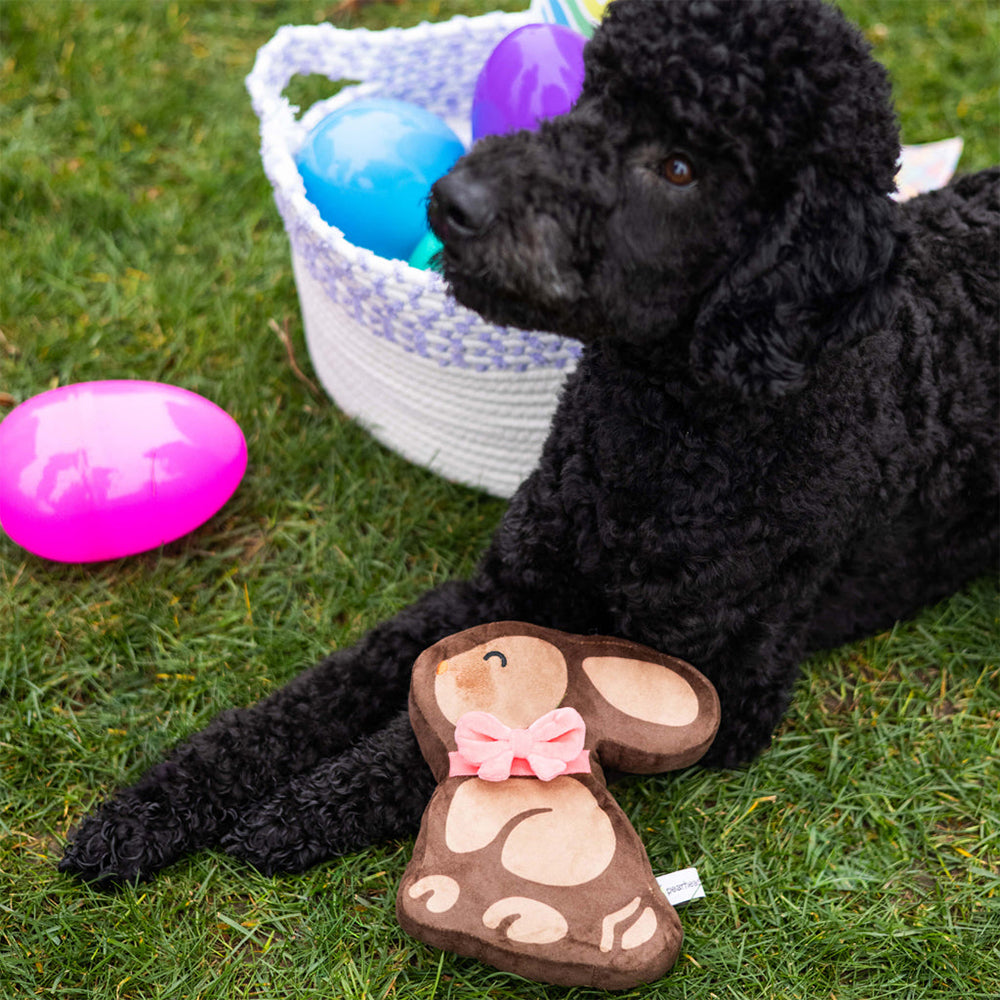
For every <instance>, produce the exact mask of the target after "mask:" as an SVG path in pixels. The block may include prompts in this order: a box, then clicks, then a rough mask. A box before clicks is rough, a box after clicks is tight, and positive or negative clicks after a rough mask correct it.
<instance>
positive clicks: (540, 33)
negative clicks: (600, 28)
mask: <svg viewBox="0 0 1000 1000" xmlns="http://www.w3.org/2000/svg"><path fill="white" fill-rule="evenodd" d="M586 42H587V40H586V38H584V37H583V35H580V34H578V33H577V32H575V31H571V30H570V29H569V28H564V27H562V26H561V25H558V24H526V25H524V26H523V27H521V28H517V29H516V30H515V31H512V32H511V33H510V34H509V35H507V37H506V38H504V39H503V40H502V41H501V42H500V44H499V45H497V47H496V48H495V49H494V50H493V52H492V53H491V54H490V57H489V58H488V59H487V60H486V63H485V65H484V66H483V68H482V69H481V70H480V71H479V76H478V78H477V79H476V89H475V93H474V95H473V99H472V138H473V139H474V140H475V139H480V138H482V136H484V135H504V134H505V133H507V132H514V131H517V130H518V129H523V128H526V129H536V128H537V127H538V123H539V121H541V120H542V119H545V118H552V117H554V116H555V115H561V114H565V113H566V112H567V111H569V109H570V108H571V107H572V106H573V104H574V103H575V101H576V99H577V97H579V96H580V89H581V87H582V86H583V47H584V45H585V44H586Z"/></svg>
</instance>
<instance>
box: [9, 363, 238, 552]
mask: <svg viewBox="0 0 1000 1000" xmlns="http://www.w3.org/2000/svg"><path fill="white" fill-rule="evenodd" d="M246 465H247V446H246V441H245V439H244V437H243V432H242V431H241V430H240V428H239V425H238V424H237V423H236V421H235V420H233V418H232V417H231V416H229V414H228V413H226V412H225V410H222V409H220V408H219V407H218V406H216V405H215V403H212V402H210V401H209V400H207V399H205V398H204V397H202V396H199V395H197V394H196V393H193V392H189V391H188V390H187V389H181V388H179V387H178V386H172V385H164V384H163V383H160V382H142V381H104V382H78V383H76V384H75V385H67V386H63V387H61V388H58V389H51V390H49V391H48V392H43V393H41V394H39V395H37V396H33V397H32V398H31V399H28V400H26V401H25V402H24V403H22V404H21V405H20V406H18V407H15V409H13V410H11V412H10V413H9V414H8V415H7V417H6V418H5V419H4V420H3V422H2V423H0V525H2V526H3V529H4V531H6V532H7V534H8V535H10V537H11V538H12V539H13V540H14V541H15V542H17V543H18V545H21V546H23V547H24V548H26V549H27V550H28V551H29V552H33V553H34V554H35V555H38V556H43V557H44V558H46V559H53V560H56V561H57V562H69V563H82V562H96V561H98V560H102V559H117V558H119V557H121V556H128V555H133V554H135V553H137V552H144V551H146V550H147V549H152V548H156V547H157V546H159V545H163V544H165V543H166V542H171V541H173V540H174V539H176V538H180V537H181V536H182V535H186V534H187V533H188V532H189V531H193V530H194V529H195V528H197V527H198V526H199V525H201V524H203V523H204V522H205V521H207V520H208V519H209V518H210V517H211V516H212V515H213V514H214V513H216V511H218V510H219V508H220V507H221V506H222V505H223V504H224V503H225V502H226V501H227V500H228V499H229V497H230V496H232V494H233V491H234V490H235V489H236V487H237V486H238V485H239V482H240V480H241V479H242V478H243V473H244V471H245V469H246Z"/></svg>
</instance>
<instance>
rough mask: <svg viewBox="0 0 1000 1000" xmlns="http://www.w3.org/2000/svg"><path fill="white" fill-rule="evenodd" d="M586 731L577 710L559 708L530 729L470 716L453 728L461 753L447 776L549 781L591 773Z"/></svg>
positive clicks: (484, 714) (456, 753)
mask: <svg viewBox="0 0 1000 1000" xmlns="http://www.w3.org/2000/svg"><path fill="white" fill-rule="evenodd" d="M586 731H587V727H586V725H585V724H584V721H583V718H582V717H581V715H580V713H579V712H578V711H577V710H576V709H575V708H557V709H554V710H553V711H551V712H546V713H545V714H544V715H543V716H541V717H540V718H538V719H536V720H535V721H534V722H533V723H532V724H531V725H530V726H528V728H527V729H511V728H510V727H509V726H505V725H504V724H503V723H502V722H501V721H500V720H499V719H498V718H497V717H496V716H495V715H491V714H490V713H489V712H466V713H465V715H463V716H462V717H461V718H460V719H459V720H458V725H457V726H456V727H455V745H456V746H457V747H458V750H454V751H452V752H451V753H450V754H449V755H448V756H449V758H450V760H451V769H450V770H449V772H448V776H449V777H452V778H454V777H457V776H464V775H472V774H475V775H477V776H478V777H480V778H482V779H483V780H484V781H504V780H506V779H507V778H510V777H511V776H515V777H537V778H541V779H542V781H551V780H552V779H553V778H555V777H558V776H559V775H560V774H587V773H588V772H589V771H590V759H589V757H590V751H589V750H584V749H583V741H584V737H585V736H586Z"/></svg>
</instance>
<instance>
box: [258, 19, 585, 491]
mask: <svg viewBox="0 0 1000 1000" xmlns="http://www.w3.org/2000/svg"><path fill="white" fill-rule="evenodd" d="M536 19H537V18H536V17H535V16H534V15H533V13H532V11H530V10H529V11H525V12H523V13H517V14H503V13H494V14H487V15H484V16H482V17H475V18H465V17H457V18H454V19H453V20H451V21H446V22H443V23H440V24H421V25H418V26H417V27H414V28H408V29H400V28H390V29H387V30H385V31H368V30H366V29H361V28H356V29H353V30H342V29H337V28H334V27H333V26H331V25H329V24H321V25H315V26H300V27H284V28H281V29H280V30H279V31H278V32H277V34H275V36H274V37H273V38H272V39H271V40H270V41H269V42H268V43H267V44H266V45H265V46H264V47H263V48H261V49H260V51H259V52H258V53H257V59H256V62H255V64H254V67H253V71H252V72H251V73H250V75H249V77H248V78H247V89H248V90H249V92H250V97H251V100H252V102H253V107H254V111H255V112H256V113H257V116H258V118H259V119H260V126H261V156H262V159H263V163H264V170H265V172H266V174H267V177H268V179H269V180H270V182H271V185H272V186H273V188H274V197H275V201H276V202H277V205H278V210H279V211H280V213H281V217H282V219H283V221H284V225H285V229H286V231H287V233H288V237H289V241H290V243H291V250H292V266H293V270H294V274H295V281H296V286H297V288H298V293H299V299H300V304H301V308H302V318H303V323H304V326H305V335H306V343H307V345H308V348H309V353H310V356H311V358H312V362H313V366H314V367H315V369H316V373H317V375H318V376H319V379H320V381H321V382H322V383H323V386H324V388H325V389H326V391H327V392H328V393H329V394H330V396H331V397H332V398H333V399H334V401H335V402H336V403H337V405H338V406H339V407H340V408H341V409H342V410H343V411H344V412H345V413H347V414H348V415H350V416H352V417H356V418H357V419H358V420H359V421H360V422H361V423H362V424H364V425H365V426H366V427H368V428H369V429H370V430H371V432H372V433H373V434H374V435H375V436H376V437H377V438H378V439H379V440H380V441H382V442H383V443H384V444H385V445H387V446H388V447H390V448H392V449H393V450H395V451H397V452H399V453H400V454H401V455H403V456H405V457H406V458H407V459H409V460H411V461H413V462H416V463H418V464H420V465H423V466H426V467H428V468H430V469H433V470H435V471H436V472H438V473H440V474H441V475H443V476H445V477H446V478H448V479H451V480H455V481H457V482H462V483H466V484H468V485H470V486H475V487H478V488H481V489H483V490H486V491H488V492H490V493H493V494H495V495H497V496H504V497H506V496H510V495H511V494H512V493H513V492H514V490H515V489H516V488H517V486H518V484H519V483H520V482H521V480H522V479H523V478H524V477H525V476H526V475H527V474H528V473H529V472H530V471H531V469H532V468H533V467H534V465H535V463H536V460H537V458H538V454H539V452H540V450H541V446H542V442H543V441H544V440H545V435H546V433H547V430H548V426H549V422H550V420H551V416H552V411H553V410H554V408H555V405H556V401H557V397H558V393H559V388H560V386H561V385H562V382H563V380H564V378H565V377H566V374H567V373H568V372H569V371H570V370H571V369H572V368H573V366H574V365H575V364H576V359H577V358H578V356H579V353H580V346H579V344H577V343H576V342H575V341H572V340H567V339H565V338H562V337H557V336H555V335H553V334H538V333H528V332H525V331H521V330H514V329H506V328H500V327H495V326H490V325H489V324H486V323H484V322H483V321H482V320H481V319H480V318H479V317H478V316H477V315H476V314H474V313H472V312H470V311H469V310H467V309H464V308H463V307H461V306H459V305H457V304H456V303H455V301H454V300H453V299H451V298H450V297H449V296H448V295H447V294H446V292H445V287H444V284H443V282H442V280H441V278H440V277H439V275H437V274H436V273H434V272H433V271H420V270H417V269H415V268H412V267H409V266H408V265H407V264H405V263H403V262H402V261H397V260H385V259H383V258H381V257H378V256H376V255H375V254H374V253H372V252H370V251H369V250H366V249H364V248H362V247H357V246H354V245H353V244H351V243H349V242H348V241H347V240H346V239H345V238H344V236H343V234H342V233H341V232H340V231H339V230H337V229H335V228H333V227H331V226H329V225H327V223H325V222H324V221H323V220H322V219H321V218H320V215H319V212H318V210H317V209H316V208H315V206H314V205H312V204H311V203H310V202H309V201H308V200H307V199H306V196H305V188H304V185H303V183H302V179H301V177H300V176H299V172H298V170H297V169H296V166H295V163H294V160H293V156H294V153H295V151H296V150H297V149H298V147H299V145H300V144H301V142H302V141H303V140H304V138H305V136H306V134H307V133H308V131H309V129H310V128H311V127H312V126H313V124H315V123H316V122H318V121H319V120H320V119H321V118H322V117H323V116H324V115H326V114H328V113H329V112H330V111H331V110H333V109H334V108H336V107H339V106H341V105H342V104H343V103H345V102H348V101H351V100H356V99H357V98H358V97H360V96H370V95H373V94H377V95H379V96H380V97H393V98H399V99H402V100H407V101H412V102H413V103H415V104H419V105H421V106H422V107H424V108H426V109H427V110H429V111H433V112H434V113H436V114H438V115H440V116H441V117H443V118H444V119H445V120H446V121H447V122H448V123H449V125H451V127H452V128H453V129H454V130H455V132H456V133H457V134H458V135H459V137H460V138H462V139H463V141H466V142H467V141H468V137H469V131H470V127H469V124H468V122H469V117H470V111H471V102H472V93H473V90H474V87H475V81H476V76H477V75H478V73H479V70H480V69H481V68H482V66H483V64H484V63H485V61H486V59H487V57H488V56H489V54H490V52H491V51H492V50H493V48H494V46H495V45H496V44H497V43H498V42H499V41H500V40H501V39H502V38H503V37H504V36H505V35H507V34H508V33H509V32H511V31H513V30H514V29H515V28H517V27H519V26H520V25H522V24H527V23H530V22H531V21H532V20H536ZM308 73H319V74H323V75H325V76H327V77H329V78H330V79H331V80H358V81H361V83H360V84H358V85H355V86H351V87H347V88H345V89H344V90H342V91H341V92H340V93H339V94H337V96H336V97H334V98H333V99H331V100H328V101H322V102H320V103H318V104H316V105H314V106H313V107H312V108H310V109H308V111H307V112H306V113H305V114H303V115H302V117H301V118H297V117H296V114H297V112H298V108H295V107H293V106H292V105H291V104H290V103H289V102H288V100H287V99H286V98H285V97H284V96H283V94H282V92H283V91H284V89H285V87H286V86H287V84H288V82H289V80H291V78H292V77H293V76H295V75H296V74H308Z"/></svg>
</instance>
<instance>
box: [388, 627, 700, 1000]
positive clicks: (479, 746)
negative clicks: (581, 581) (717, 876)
mask: <svg viewBox="0 0 1000 1000" xmlns="http://www.w3.org/2000/svg"><path fill="white" fill-rule="evenodd" d="M410 720H411V722H412V724H413V729H414V732H415V733H416V735H417V740H418V742H419V744H420V749H421V752H422V753H423V755H424V758H425V759H426V760H427V763H428V764H429V765H430V767H431V770H432V771H433V772H434V776H435V778H436V779H437V781H438V782H439V784H438V787H437V790H436V792H435V793H434V796H433V797H432V799H431V801H430V804H429V805H428V806H427V809H426V811H425V812H424V816H423V821H422V823H421V826H420V833H419V836H418V838H417V842H416V845H415V847H414V852H413V860H412V861H411V863H410V865H409V867H408V868H407V870H406V873H405V875H404V877H403V881H402V884H401V886H400V889H399V895H398V897H397V903H396V911H397V914H398V917H399V921H400V924H401V925H402V926H403V928H404V929H405V930H406V931H407V932H408V933H410V934H412V935H413V936H414V937H417V938H420V939H421V940H423V941H426V942H428V943H430V944H433V945H435V946H436V947H439V948H443V949H446V950H448V951H454V952H457V953H459V954H462V955H468V956H472V957H475V958H478V959H481V960H482V961H485V962H488V963H489V964H491V965H494V966H496V967H497V968H500V969H505V970H507V971H510V972H517V973H520V974H521V975H524V976H527V977H529V978H532V979H540V980H543V981H547V982H551V983H557V984H560V985H564V986H576V985H580V986H599V987H603V988H605V989H625V988H628V987H630V986H634V985H636V984H637V983H642V982H649V981H651V980H653V979H657V978H659V977H660V976H661V975H663V974H664V973H665V972H666V971H667V970H668V969H669V968H670V967H671V966H672V965H673V963H674V961H675V960H676V958H677V954H678V951H679V949H680V945H681V940H682V937H683V933H682V931H681V925H680V921H679V920H678V918H677V914H676V913H675V912H674V909H673V907H672V906H671V905H670V903H669V902H667V899H666V897H665V896H664V895H663V893H662V892H661V890H660V888H659V887H658V886H657V884H656V881H655V879H654V877H653V871H652V869H651V868H650V864H649V859H648V858H647V857H646V852H645V850H644V849H643V846H642V843H641V841H640V840H639V837H638V835H637V834H636V832H635V830H634V829H633V828H632V826H631V824H630V823H629V821H628V819H627V818H626V816H625V814H624V813H623V812H622V811H621V809H620V808H619V806H618V804H617V803H616V802H615V800H614V799H613V798H612V797H611V795H610V793H609V792H608V790H607V786H606V784H605V779H604V773H603V771H602V765H603V766H605V767H610V768H614V769H616V770H619V771H627V772H631V773H636V774H650V773H653V772H657V771H668V770H673V769H676V768H680V767H684V766H686V765H688V764H691V763H693V762H694V761H696V760H698V758H699V757H701V755H702V754H703V753H704V752H705V751H706V750H707V749H708V746H709V744H710V743H711V742H712V738H713V737H714V736H715V731H716V729H717V728H718V724H719V702H718V698H717V696H716V693H715V689H714V688H713V687H712V685H711V684H710V683H709V682H708V681H707V680H706V679H705V678H704V677H703V676H702V675H701V674H700V673H698V671H696V670H695V669H694V668H693V667H692V666H690V665H689V664H687V663H684V662H682V661H680V660H675V659H673V658H672V657H669V656H664V655H662V654H660V653H657V652H655V651H653V650H651V649H647V648H646V647H644V646H639V645H637V644H635V643H632V642H627V641H625V640H622V639H613V638H604V637H598V636H576V635H569V634H567V633H565V632H557V631H554V630H552V629H545V628H539V627H537V626H534V625H527V624H523V623H521V622H498V623H493V624H489V625H481V626H478V627H476V628H472V629H468V630H466V631H464V632H459V633H457V634H455V635H451V636H448V637H447V638H445V639H442V640H441V641H440V642H438V643H436V644H435V645H433V646H431V647H430V648H429V649H427V650H425V651H424V652H423V653H422V654H421V655H420V657H419V658H418V659H417V662H416V664H415V666H414V668H413V678H412V683H411V686H410Z"/></svg>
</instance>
